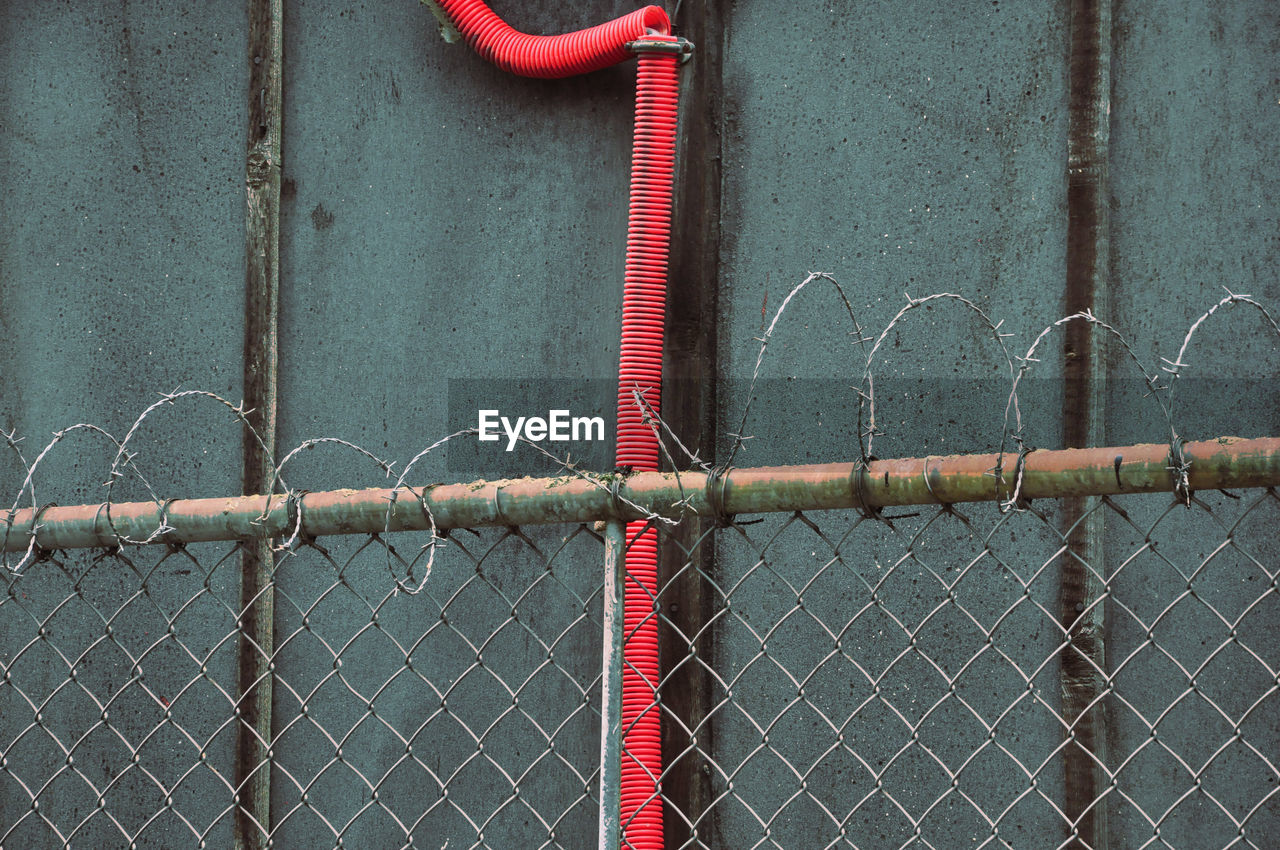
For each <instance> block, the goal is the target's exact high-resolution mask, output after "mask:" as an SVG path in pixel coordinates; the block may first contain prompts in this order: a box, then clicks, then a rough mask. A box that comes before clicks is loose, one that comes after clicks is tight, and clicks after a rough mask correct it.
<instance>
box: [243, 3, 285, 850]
mask: <svg viewBox="0 0 1280 850" xmlns="http://www.w3.org/2000/svg"><path fill="white" fill-rule="evenodd" d="M283 5H284V0H250V4H249V45H248V47H249V51H248V60H249V128H248V139H247V141H248V144H247V150H246V157H245V191H246V216H245V337H244V406H245V408H246V409H247V410H248V411H249V412H248V414H247V416H248V419H249V422H250V424H252V426H253V427H254V429H255V430H256V431H257V432H258V437H259V438H260V439H261V442H259V439H258V438H255V437H254V436H252V435H251V434H247V433H246V435H245V439H244V443H243V458H244V467H243V474H242V485H243V491H244V493H246V494H251V493H270V492H271V491H272V490H273V489H274V486H275V450H276V410H277V364H278V353H279V352H278V347H279V346H278V337H279V334H278V328H279V306H280V147H281V130H282V114H281V105H282V99H283V98H282V85H281V60H282V53H283V49H282V48H283V34H282V23H283V17H284V14H283V11H284V10H283ZM240 553H241V579H240V582H241V583H240V618H239V622H238V623H237V625H238V627H239V631H240V639H239V647H238V651H239V694H240V701H239V705H238V708H239V711H240V726H239V730H238V731H239V735H238V741H237V752H236V777H235V780H236V790H237V794H238V796H239V806H238V807H237V808H236V829H235V832H236V846H237V847H239V848H252V850H259V848H265V847H266V846H267V841H268V835H269V834H270V830H271V757H270V744H271V693H272V687H271V686H272V676H273V673H272V665H271V659H272V656H273V654H274V648H275V639H274V624H275V622H274V621H275V588H274V586H273V584H272V578H273V571H274V566H275V564H274V555H273V553H272V549H271V541H270V540H269V539H268V540H257V541H251V542H246V543H244V544H242V546H241V549H240Z"/></svg>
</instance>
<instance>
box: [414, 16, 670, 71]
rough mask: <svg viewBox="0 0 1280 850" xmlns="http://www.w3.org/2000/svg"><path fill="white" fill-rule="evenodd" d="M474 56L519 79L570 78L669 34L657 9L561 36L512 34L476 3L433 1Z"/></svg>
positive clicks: (667, 24) (666, 22) (625, 56)
mask: <svg viewBox="0 0 1280 850" xmlns="http://www.w3.org/2000/svg"><path fill="white" fill-rule="evenodd" d="M437 2H438V3H439V4H440V8H442V9H444V10H445V12H446V13H447V14H448V15H449V18H450V20H452V21H453V25H454V26H456V27H457V28H458V32H460V33H462V37H463V38H465V39H466V40H467V44H469V45H471V47H472V49H473V50H475V52H476V53H479V54H480V55H481V56H483V57H484V58H485V59H488V60H489V61H490V62H492V63H493V64H495V65H497V66H498V67H499V68H501V69H503V70H504V71H510V72H511V73H513V74H517V75H519V76H521V77H545V78H558V77H573V76H577V75H578V74H587V73H590V72H592V71H599V70H600V69H602V68H608V67H609V66H610V65H617V64H618V63H619V62H624V61H626V60H627V59H630V58H631V56H632V54H631V53H630V52H629V51H628V50H627V47H626V45H627V43H628V42H631V41H635V40H636V39H638V38H643V37H644V36H646V35H651V34H653V33H659V34H663V35H665V34H667V33H670V32H671V21H670V20H668V19H667V13H666V12H664V11H663V10H662V8H661V7H660V6H645V7H644V8H643V9H637V10H636V11H634V12H632V13H631V14H629V15H623V16H622V17H621V18H618V19H617V20H614V21H609V22H608V23H606V24H600V25H598V26H594V27H589V28H588V29H585V30H578V31H577V32H571V33H565V34H564V35H528V34H527V33H522V32H517V31H516V30H514V29H512V28H511V27H510V26H508V25H507V23H506V22H505V21H504V20H502V18H499V17H498V16H497V15H496V14H494V12H493V10H492V9H490V8H489V6H488V5H487V4H485V3H482V2H481V1H480V0H437Z"/></svg>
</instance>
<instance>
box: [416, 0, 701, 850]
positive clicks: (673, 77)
mask: <svg viewBox="0 0 1280 850" xmlns="http://www.w3.org/2000/svg"><path fill="white" fill-rule="evenodd" d="M439 3H440V6H441V7H442V8H443V9H444V10H445V12H447V13H448V15H449V17H450V19H451V20H452V21H453V23H454V25H455V26H456V27H457V28H458V30H459V31H460V32H461V33H462V35H463V37H465V38H466V39H467V43H468V44H470V45H471V46H472V48H474V49H475V51H476V52H477V53H479V54H480V55H481V56H483V57H484V58H486V59H488V60H489V61H490V62H493V63H494V64H495V65H497V66H498V67H500V68H504V69H506V70H508V71H511V72H512V73H515V74H519V75H521V76H526V77H568V76H573V75H575V74H585V73H588V72H590V71H596V70H600V69H601V68H606V67H608V66H610V65H613V64H616V63H618V62H621V61H623V60H625V59H627V58H629V57H630V56H631V55H632V51H631V49H629V48H628V44H629V43H630V42H634V41H637V40H644V41H646V42H650V43H653V42H663V43H674V42H675V41H676V39H675V38H674V37H672V36H671V34H670V33H671V23H670V21H669V20H668V19H667V14H666V12H664V11H663V10H662V9H661V8H659V7H657V6H646V7H645V8H643V9H640V10H638V11H635V12H632V13H631V14H629V15H625V16H623V17H621V18H618V19H617V20H616V21H610V22H609V23H606V24H601V25H599V26H595V27H591V28H590V29H585V30H581V31H579V32H575V33H569V34H567V35H556V36H537V35H527V34H525V33H521V32H516V31H515V30H514V29H512V28H511V27H509V26H508V25H507V24H506V23H504V22H503V21H502V19H501V18H499V17H498V16H497V15H495V14H494V13H493V11H492V10H490V9H489V7H488V6H487V5H486V4H484V3H482V2H479V0H439ZM639 56H640V61H639V69H638V72H637V79H636V119H635V135H634V137H633V141H632V153H631V203H630V213H629V218H628V223H627V264H626V277H625V281H624V287H623V295H622V347H621V355H620V358H619V364H618V450H617V462H618V465H619V466H630V467H632V468H633V469H635V470H638V471H649V470H656V469H657V468H658V438H657V435H656V433H655V432H654V430H653V428H652V427H651V426H650V425H648V424H646V423H645V422H644V414H643V411H642V410H641V409H640V407H639V406H638V405H637V403H636V400H635V393H636V392H637V391H639V392H640V393H642V394H643V395H644V398H645V402H646V403H647V404H648V405H649V406H650V407H651V408H652V409H653V411H654V413H657V412H658V410H659V402H660V401H661V389H662V340H663V331H664V325H665V315H666V300H667V294H666V290H667V259H668V255H669V251H670V245H671V194H672V183H673V181H674V179H675V146H676V113H677V103H678V100H679V82H678V73H677V71H678V63H679V57H678V56H677V55H676V54H675V53H666V52H649V51H642V52H640V54H639ZM627 539H628V542H629V543H630V547H629V548H628V550H627V573H628V577H627V582H626V616H625V621H626V640H627V642H626V649H625V653H624V668H623V681H622V728H623V729H624V737H623V754H622V812H621V816H622V824H623V845H624V846H625V847H629V848H633V850H661V848H662V846H663V841H662V801H661V799H659V797H658V793H659V790H660V785H659V777H660V776H661V774H662V738H661V729H660V713H659V708H658V698H657V685H658V676H659V671H658V621H657V613H656V611H655V606H654V599H655V598H656V597H657V591H658V541H657V535H656V533H655V532H654V531H653V530H652V529H648V530H646V527H645V524H644V523H642V522H632V523H629V524H628V525H627Z"/></svg>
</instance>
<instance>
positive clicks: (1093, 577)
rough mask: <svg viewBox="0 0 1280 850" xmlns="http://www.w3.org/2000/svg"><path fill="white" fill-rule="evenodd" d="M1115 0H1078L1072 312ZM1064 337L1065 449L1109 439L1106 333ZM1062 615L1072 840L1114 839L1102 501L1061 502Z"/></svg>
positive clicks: (1105, 130) (1103, 291)
mask: <svg viewBox="0 0 1280 850" xmlns="http://www.w3.org/2000/svg"><path fill="white" fill-rule="evenodd" d="M1111 3H1112V0H1072V3H1071V7H1070V9H1071V11H1070V14H1071V19H1070V33H1071V41H1070V45H1071V48H1070V51H1071V52H1070V59H1069V66H1070V73H1069V78H1068V79H1069V85H1070V99H1069V110H1070V111H1069V116H1068V139H1067V257H1066V302H1067V303H1066V311H1067V313H1068V314H1071V313H1077V312H1083V311H1085V310H1090V311H1092V312H1093V313H1095V314H1097V315H1099V316H1106V314H1107V300H1108V281H1107V272H1108V268H1109V261H1110V214H1109V209H1110V179H1109V167H1108V157H1109V144H1110V121H1111ZM1065 336H1066V339H1065V344H1064V365H1063V373H1064V379H1065V380H1064V384H1063V437H1064V442H1065V445H1066V446H1067V447H1068V448H1082V447H1086V446H1101V445H1105V444H1106V435H1105V427H1104V423H1105V419H1104V405H1105V399H1106V379H1107V373H1106V369H1107V363H1106V356H1105V348H1104V342H1105V338H1104V336H1103V334H1102V333H1101V332H1098V331H1096V329H1095V328H1094V326H1093V325H1092V324H1090V323H1088V322H1084V321H1079V320H1077V321H1074V322H1071V323H1069V324H1068V325H1067V326H1066V334H1065ZM1062 522H1063V525H1062V528H1063V531H1064V533H1065V535H1066V539H1067V552H1066V554H1065V555H1064V557H1063V561H1062V577H1061V583H1062V584H1061V596H1060V607H1059V614H1060V622H1061V623H1062V626H1063V628H1064V629H1066V631H1067V636H1068V646H1067V647H1066V648H1065V649H1064V650H1063V653H1062V658H1061V662H1062V667H1061V684H1062V709H1063V716H1064V718H1065V719H1066V721H1067V723H1068V724H1069V727H1070V729H1069V732H1068V734H1069V735H1070V736H1073V740H1074V743H1073V744H1072V745H1069V746H1067V747H1066V748H1065V749H1064V750H1063V771H1064V795H1065V799H1064V811H1065V813H1066V815H1067V817H1068V818H1069V819H1070V821H1071V822H1072V823H1073V824H1074V833H1073V835H1072V839H1071V841H1070V842H1069V844H1068V845H1067V846H1069V847H1072V848H1084V847H1088V848H1093V850H1100V848H1104V847H1106V846H1107V819H1106V801H1105V800H1103V799H1101V797H1102V795H1103V794H1104V793H1105V791H1106V789H1107V788H1108V787H1109V779H1108V778H1107V776H1106V772H1105V770H1104V769H1103V768H1102V767H1101V765H1104V764H1105V763H1106V712H1105V707H1104V706H1105V700H1104V698H1103V694H1104V691H1105V688H1106V683H1107V677H1106V645H1105V625H1106V623H1105V613H1106V611H1105V603H1104V597H1105V583H1104V580H1103V577H1104V576H1105V572H1104V571H1105V568H1106V567H1105V564H1104V554H1105V550H1104V538H1103V535H1104V532H1105V527H1104V508H1103V507H1102V505H1101V504H1100V502H1099V500H1098V499H1097V498H1072V499H1068V500H1065V502H1064V505H1063V517H1062Z"/></svg>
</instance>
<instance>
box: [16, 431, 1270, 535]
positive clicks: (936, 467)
mask: <svg viewBox="0 0 1280 850" xmlns="http://www.w3.org/2000/svg"><path fill="white" fill-rule="evenodd" d="M1182 456H1183V459H1184V460H1185V461H1187V462H1188V463H1189V464H1190V473H1189V475H1190V486H1191V489H1192V490H1215V489H1223V488H1244V487H1274V486H1276V485H1280V437H1267V438H1262V439H1240V438H1237V437H1219V438H1218V439H1216V440H1205V441H1202V442H1195V443H1184V444H1183V445H1182ZM1001 460H1002V469H1003V475H1002V476H999V477H998V476H997V475H996V473H995V470H996V467H997V463H998V462H1001ZM1169 465H1170V461H1169V446H1167V445H1159V444H1151V445H1136V446H1120V447H1111V448H1093V449H1065V450H1055V451H1048V450H1042V451H1034V452H1031V453H1029V454H1027V455H1025V460H1024V465H1023V470H1022V485H1021V490H1020V491H1019V495H1020V496H1021V497H1022V498H1026V499H1042V498H1060V497H1064V496H1105V495H1115V494H1120V493H1153V492H1161V491H1163V492H1172V491H1173V489H1174V486H1173V479H1172V478H1171V476H1170V473H1169ZM1016 474H1017V455H1013V454H1006V455H1004V456H1003V459H1002V458H1001V456H1000V455H996V454H981V455H952V456H948V457H924V458H905V459H900V460H877V461H872V462H871V465H870V466H869V467H867V468H866V469H863V468H861V467H860V465H859V464H856V463H829V464H817V465H807V466H776V467H761V468H756V469H734V470H730V471H729V472H728V473H727V474H725V475H722V476H715V475H712V474H709V473H705V472H681V473H675V472H639V473H634V474H632V475H629V476H622V475H616V474H604V475H597V474H586V473H584V474H582V475H571V476H561V477H556V478H520V479H511V480H496V481H476V482H473V483H470V484H441V485H435V486H431V487H426V488H422V487H412V488H411V487H404V488H401V489H400V490H398V491H393V490H391V489H371V490H330V491H326V492H318V493H306V494H303V495H301V496H299V497H297V499H296V500H295V501H294V503H293V504H290V500H289V497H288V496H285V495H282V494H278V495H273V496H270V497H266V496H240V497H236V498H228V499H178V500H173V501H170V502H169V503H168V506H167V509H164V506H162V505H161V504H160V503H157V502H127V503H118V504H112V505H111V506H110V508H109V509H108V506H107V505H105V504H98V505H77V506H73V507H57V506H51V507H46V508H42V509H39V510H37V511H33V510H32V509H30V508H26V509H23V510H19V511H17V512H16V514H15V515H14V516H13V518H12V521H11V523H10V527H9V529H8V531H7V534H5V529H4V528H3V525H0V536H2V537H3V541H2V542H3V551H5V552H18V551H22V550H25V549H26V548H27V546H28V545H29V542H30V536H31V533H32V528H33V526H34V527H36V543H37V544H38V545H39V546H40V547H41V548H43V549H77V548H92V547H102V546H114V545H116V543H117V542H118V541H119V540H120V539H122V538H123V539H127V540H142V539H148V538H152V537H157V535H158V532H159V530H160V529H161V528H162V523H163V526H164V527H166V528H167V530H166V531H165V532H164V534H163V535H161V536H159V537H157V541H156V542H174V543H195V542H200V541H211V540H248V539H253V538H261V537H287V536H289V535H290V534H292V533H293V532H294V530H295V527H296V528H297V529H298V531H299V533H300V534H301V535H303V536H306V537H321V536H325V535H331V534H370V533H375V532H381V531H407V530H425V529H429V528H430V527H431V524H432V523H431V518H434V521H435V527H436V528H437V529H441V530H443V529H449V528H474V527H480V526H501V525H544V524H548V523H559V522H587V521H591V520H600V519H607V518H611V517H615V518H618V519H624V520H628V519H637V518H641V517H643V516H645V515H646V513H652V514H658V515H661V516H667V517H676V516H680V515H681V513H682V512H692V513H695V514H699V515H703V516H714V515H716V513H717V507H716V506H717V503H718V504H719V505H720V506H721V509H722V510H723V513H725V514H751V513H764V512H776V511H787V512H789V511H797V510H826V509H839V508H868V509H875V508H884V507H891V506H895V505H927V504H939V503H954V502H983V501H995V500H999V499H1007V498H1009V497H1010V496H1011V495H1012V492H1013V489H1014V486H1015V482H1016ZM615 489H616V492H617V497H618V498H617V499H616V500H615V498H614V491H615ZM627 503H630V504H627ZM428 509H429V511H430V518H429V517H428ZM37 518H38V521H37ZM113 529H114V531H113Z"/></svg>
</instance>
